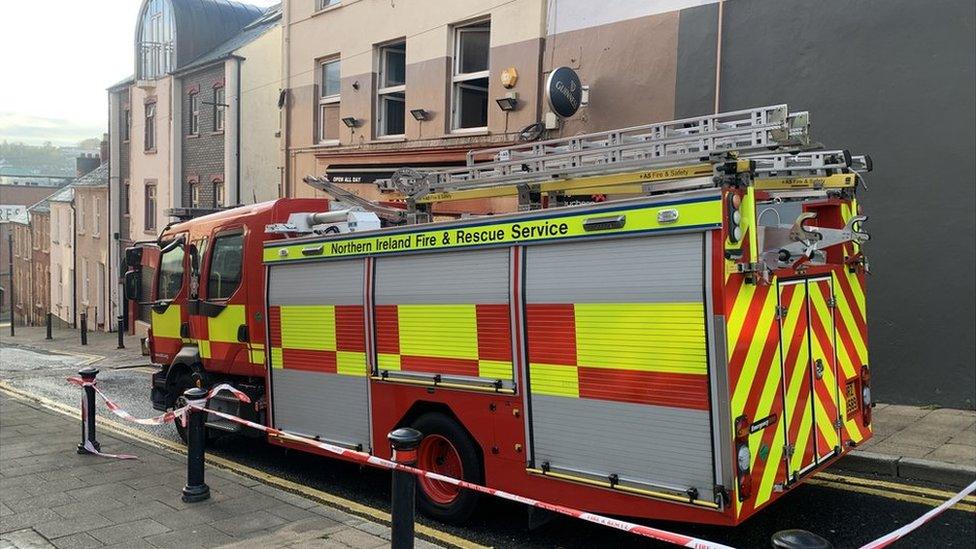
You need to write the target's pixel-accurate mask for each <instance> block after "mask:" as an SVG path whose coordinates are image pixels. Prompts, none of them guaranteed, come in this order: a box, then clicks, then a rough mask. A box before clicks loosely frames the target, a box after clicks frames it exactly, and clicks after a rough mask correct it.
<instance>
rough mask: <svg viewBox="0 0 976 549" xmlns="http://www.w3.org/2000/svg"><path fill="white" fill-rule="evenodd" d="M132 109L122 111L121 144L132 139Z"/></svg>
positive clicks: (127, 108)
mask: <svg viewBox="0 0 976 549" xmlns="http://www.w3.org/2000/svg"><path fill="white" fill-rule="evenodd" d="M131 132H132V108H131V107H126V108H124V109H122V142H123V143H128V142H129V139H130V138H131V137H132V134H131Z"/></svg>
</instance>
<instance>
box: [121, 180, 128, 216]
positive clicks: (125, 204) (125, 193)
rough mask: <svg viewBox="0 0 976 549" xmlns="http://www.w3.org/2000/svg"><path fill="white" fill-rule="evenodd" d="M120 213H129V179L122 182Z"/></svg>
mask: <svg viewBox="0 0 976 549" xmlns="http://www.w3.org/2000/svg"><path fill="white" fill-rule="evenodd" d="M122 213H124V214H126V215H128V213H129V180H128V179H126V180H125V183H123V184H122Z"/></svg>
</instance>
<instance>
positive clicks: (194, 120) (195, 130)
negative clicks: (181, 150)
mask: <svg viewBox="0 0 976 549" xmlns="http://www.w3.org/2000/svg"><path fill="white" fill-rule="evenodd" d="M190 135H200V95H199V94H198V93H191V94H190Z"/></svg>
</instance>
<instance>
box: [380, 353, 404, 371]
mask: <svg viewBox="0 0 976 549" xmlns="http://www.w3.org/2000/svg"><path fill="white" fill-rule="evenodd" d="M376 359H377V360H376V364H377V366H378V367H379V369H380V370H391V371H394V372H399V371H400V355H396V354H390V353H379V354H377V355H376Z"/></svg>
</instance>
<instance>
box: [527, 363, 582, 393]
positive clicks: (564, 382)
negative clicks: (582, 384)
mask: <svg viewBox="0 0 976 549" xmlns="http://www.w3.org/2000/svg"><path fill="white" fill-rule="evenodd" d="M529 385H530V387H531V388H532V393H533V394H539V395H552V396H562V397H574V398H579V372H578V371H577V368H576V367H574V366H563V365H560V364H532V365H531V366H530V368H529Z"/></svg>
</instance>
